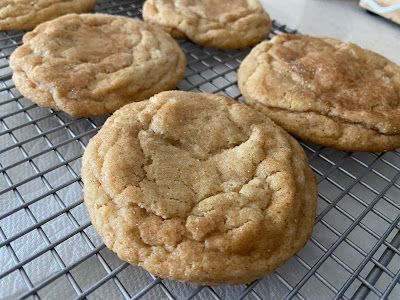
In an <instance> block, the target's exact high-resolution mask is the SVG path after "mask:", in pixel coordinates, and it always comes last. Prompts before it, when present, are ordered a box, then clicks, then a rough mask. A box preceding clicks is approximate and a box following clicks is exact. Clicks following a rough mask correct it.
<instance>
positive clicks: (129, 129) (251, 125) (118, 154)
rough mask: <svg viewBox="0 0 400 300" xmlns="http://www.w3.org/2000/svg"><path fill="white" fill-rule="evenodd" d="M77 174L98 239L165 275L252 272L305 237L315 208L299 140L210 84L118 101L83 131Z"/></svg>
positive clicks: (233, 277) (217, 277) (272, 263)
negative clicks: (205, 89)
mask: <svg viewBox="0 0 400 300" xmlns="http://www.w3.org/2000/svg"><path fill="white" fill-rule="evenodd" d="M82 179H83V182H84V199H85V200H84V201H85V204H86V207H87V209H88V211H89V215H90V217H91V220H92V223H93V226H94V227H95V228H96V229H97V231H98V232H99V234H100V236H101V237H102V238H103V240H104V242H105V244H106V245H107V247H109V248H111V249H112V250H113V251H114V252H116V253H117V254H118V256H119V257H120V258H122V259H123V260H126V261H128V262H130V263H131V264H135V265H139V266H141V267H143V268H145V269H146V270H148V271H149V272H151V273H153V274H155V275H158V276H161V277H163V278H170V279H175V280H182V281H191V282H195V283H201V284H222V283H230V284H235V283H243V282H250V281H252V280H254V279H257V278H261V277H263V276H265V275H267V274H270V273H271V272H273V271H274V270H275V269H276V268H277V267H279V266H280V265H282V264H283V263H284V262H285V261H286V260H287V259H288V258H290V257H291V256H292V255H294V254H295V253H296V252H297V251H298V250H299V249H301V248H302V247H303V246H304V244H305V243H306V242H307V240H308V239H309V237H310V235H311V231H312V227H313V224H314V219H315V210H316V183H315V176H314V174H313V172H312V171H311V169H310V167H309V165H308V162H307V158H306V156H305V154H304V151H303V149H302V148H301V146H300V145H299V143H298V142H297V141H296V140H295V139H293V138H292V137H291V136H290V135H289V134H287V133H286V132H285V131H284V130H283V129H281V128H280V127H278V126H276V125H275V124H274V123H273V122H272V121H271V120H269V119H268V118H267V117H266V116H264V115H263V114H261V113H259V112H257V111H255V110H253V109H252V108H249V107H247V106H245V105H243V104H240V103H238V102H236V101H234V100H232V99H229V98H226V97H223V96H220V95H212V94H199V93H189V92H178V91H170V92H163V93H160V94H157V95H155V96H154V97H152V98H151V99H150V100H148V101H143V102H138V103H132V104H128V105H126V106H124V107H123V108H121V109H120V110H118V111H116V112H115V113H114V114H113V115H112V116H111V117H110V118H109V119H108V120H107V121H106V123H105V124H104V126H103V127H102V129H101V130H100V131H99V132H98V134H97V135H96V136H95V137H93V138H92V139H91V141H90V142H89V145H88V146H87V148H86V151H85V154H84V156H83V166H82Z"/></svg>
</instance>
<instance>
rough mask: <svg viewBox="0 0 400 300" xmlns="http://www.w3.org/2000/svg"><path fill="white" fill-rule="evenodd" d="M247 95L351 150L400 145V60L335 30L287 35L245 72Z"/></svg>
mask: <svg viewBox="0 0 400 300" xmlns="http://www.w3.org/2000/svg"><path fill="white" fill-rule="evenodd" d="M238 81H239V88H240V90H241V92H242V94H243V95H244V97H245V99H246V101H247V103H248V104H249V105H250V106H252V107H254V108H256V109H258V110H259V111H261V112H263V113H265V114H266V115H267V116H269V117H270V118H271V119H272V120H274V121H275V122H276V123H277V124H279V125H280V126H282V127H283V128H285V129H286V130H288V131H289V132H291V133H293V134H295V135H297V136H299V137H301V138H303V139H306V140H309V141H312V142H314V143H318V144H321V145H325V146H329V147H333V148H337V149H341V150H346V151H387V150H392V149H395V148H397V147H400V66H399V65H396V64H395V63H393V62H391V61H389V60H388V59H386V58H384V57H382V56H380V55H379V54H377V53H374V52H372V51H368V50H365V49H362V48H360V47H359V46H357V45H355V44H352V43H348V42H342V41H339V40H336V39H332V38H317V37H311V36H300V35H279V36H276V37H275V38H273V39H272V40H271V41H268V42H263V43H261V44H259V45H258V46H256V47H255V48H254V49H253V50H252V51H251V52H250V54H249V55H248V56H247V57H246V58H245V59H244V60H243V62H242V64H241V66H240V68H239V72H238Z"/></svg>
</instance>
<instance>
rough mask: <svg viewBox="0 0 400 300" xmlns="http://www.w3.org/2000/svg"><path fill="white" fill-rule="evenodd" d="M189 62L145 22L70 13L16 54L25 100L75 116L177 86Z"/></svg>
mask: <svg viewBox="0 0 400 300" xmlns="http://www.w3.org/2000/svg"><path fill="white" fill-rule="evenodd" d="M185 65H186V58H185V55H184V54H183V52H182V50H181V49H180V47H179V45H178V44H177V43H176V41H175V40H174V39H172V38H171V37H170V36H169V35H168V34H166V33H165V32H163V31H162V30H160V29H158V28H155V27H154V26H152V25H149V24H146V23H144V22H142V21H139V20H135V19H132V18H127V17H120V16H111V15H105V14H81V15H77V14H70V15H66V16H63V17H60V18H57V19H55V20H52V21H50V22H47V23H44V24H41V25H40V26H38V27H37V28H36V29H35V30H34V31H32V32H29V33H27V34H26V35H25V36H24V43H23V45H22V46H21V47H19V48H17V49H16V50H15V52H14V53H13V54H12V56H11V67H12V69H13V71H14V76H13V79H14V82H15V84H16V86H17V88H18V89H19V91H20V92H21V93H22V94H23V95H24V96H26V97H28V98H30V99H31V100H33V101H34V102H36V103H38V104H39V105H42V106H48V107H54V108H57V109H61V110H64V111H66V112H68V113H70V114H71V115H99V114H106V113H109V112H113V111H114V110H116V109H118V108H119V107H121V106H122V105H124V104H126V103H128V102H132V101H139V100H143V99H146V98H148V97H151V96H152V95H154V94H156V93H158V92H160V91H163V90H168V89H173V88H175V87H176V85H177V83H178V82H179V81H180V80H181V79H182V76H183V72H184V69H185Z"/></svg>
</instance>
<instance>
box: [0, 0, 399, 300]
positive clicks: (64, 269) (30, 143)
mask: <svg viewBox="0 0 400 300" xmlns="http://www.w3.org/2000/svg"><path fill="white" fill-rule="evenodd" d="M141 6H142V3H141V1H132V0H129V1H128V0H126V1H106V0H103V1H98V5H97V11H99V12H107V13H111V14H121V15H128V16H131V17H140V15H141ZM283 32H292V33H294V32H295V31H293V30H290V29H288V28H287V27H286V26H285V25H281V24H279V23H278V22H274V24H273V33H272V34H271V35H272V36H273V35H276V34H280V33H283ZM21 38H22V33H21V32H1V33H0V173H1V175H0V298H1V299H21V298H29V299H85V298H88V299H138V298H141V297H143V298H144V299H192V298H193V299H282V298H287V299H365V298H366V299H377V298H382V299H385V298H390V299H400V285H399V277H400V251H399V246H400V231H399V230H400V228H399V219H400V215H399V211H400V179H399V178H400V153H399V151H392V152H389V153H385V154H378V153H345V152H340V151H336V150H333V149H328V148H324V147H320V146H316V145H313V144H310V143H303V142H302V145H303V146H304V149H305V151H306V152H307V154H308V157H309V159H310V163H311V165H312V168H313V169H314V171H315V173H316V174H317V177H318V186H319V197H318V216H317V219H316V223H315V229H314V233H313V236H312V239H311V241H310V242H309V243H308V244H307V245H306V246H305V248H304V249H303V250H301V251H300V252H299V253H298V254H297V255H296V256H294V257H293V258H292V259H290V260H289V261H288V262H287V263H286V264H285V265H284V266H282V267H281V268H280V269H279V270H278V271H277V272H275V273H274V274H273V275H271V276H268V277H266V278H264V279H262V280H259V281H255V282H253V283H251V284H249V285H236V286H215V287H207V286H197V285H193V284H184V283H178V282H174V281H169V280H162V279H160V278H157V277H154V276H152V275H150V274H148V273H147V272H145V271H144V270H142V269H141V268H138V267H133V266H130V265H128V264H127V263H124V262H123V261H121V260H119V259H118V258H117V257H116V255H114V254H113V253H112V252H111V251H110V250H108V249H106V248H105V246H104V244H103V243H102V242H101V240H100V238H99V236H98V235H97V234H96V232H95V231H94V229H93V227H92V226H91V224H90V221H89V218H88V215H87V213H86V211H85V208H84V205H83V203H82V193H81V188H82V183H81V180H80V166H81V156H82V153H83V151H84V149H85V145H87V142H88V140H89V139H90V137H92V136H93V135H94V134H95V133H96V132H97V130H98V129H99V127H100V126H101V125H102V124H103V122H104V120H105V117H103V118H82V119H73V118H71V117H69V116H68V115H66V114H64V113H62V112H57V111H53V110H51V109H44V108H39V107H37V106H36V105H33V104H32V103H31V102H30V101H28V100H26V99H24V98H23V97H22V96H21V95H20V94H19V93H18V91H17V90H16V89H15V86H14V85H13V82H12V80H11V70H10V68H9V64H8V58H9V55H10V54H11V53H12V51H13V50H14V49H15V48H16V47H17V46H18V45H20V44H21ZM181 45H182V47H183V49H184V50H185V52H186V54H187V58H188V67H187V70H186V76H185V79H184V80H183V81H182V82H181V84H180V86H179V88H180V89H183V90H192V91H203V92H214V93H223V94H226V95H228V96H231V97H233V98H236V99H240V93H239V91H238V89H237V86H236V70H237V68H238V66H239V64H240V62H241V60H242V59H243V58H244V56H245V55H246V54H247V53H248V51H249V50H248V49H247V50H242V51H230V52H222V51H217V50H214V49H205V48H201V47H198V46H196V45H194V44H192V43H190V42H182V43H181Z"/></svg>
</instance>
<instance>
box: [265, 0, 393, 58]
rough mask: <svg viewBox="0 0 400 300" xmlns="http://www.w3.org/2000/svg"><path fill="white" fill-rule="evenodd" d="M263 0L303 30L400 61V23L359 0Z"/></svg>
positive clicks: (270, 9)
mask: <svg viewBox="0 0 400 300" xmlns="http://www.w3.org/2000/svg"><path fill="white" fill-rule="evenodd" d="M261 2H262V4H263V6H264V7H265V9H266V10H267V11H268V13H269V14H270V16H271V17H272V18H273V19H275V20H277V21H279V22H284V23H285V24H286V25H287V26H289V27H290V28H296V29H298V30H299V31H300V33H302V34H311V35H319V36H330V37H336V38H340V39H344V40H348V41H351V42H354V43H357V44H358V45H360V46H362V47H364V48H368V49H370V50H373V51H376V52H378V53H380V54H382V55H384V56H386V57H387V58H389V59H391V60H392V61H394V62H396V63H400V25H398V24H396V23H394V22H391V21H389V20H387V19H384V18H382V17H380V16H377V15H375V14H372V13H369V12H367V11H366V10H365V9H363V8H361V7H360V6H359V2H360V1H359V0H285V1H282V0H261ZM397 2H399V3H397V4H400V1H397ZM399 14H400V11H399Z"/></svg>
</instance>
